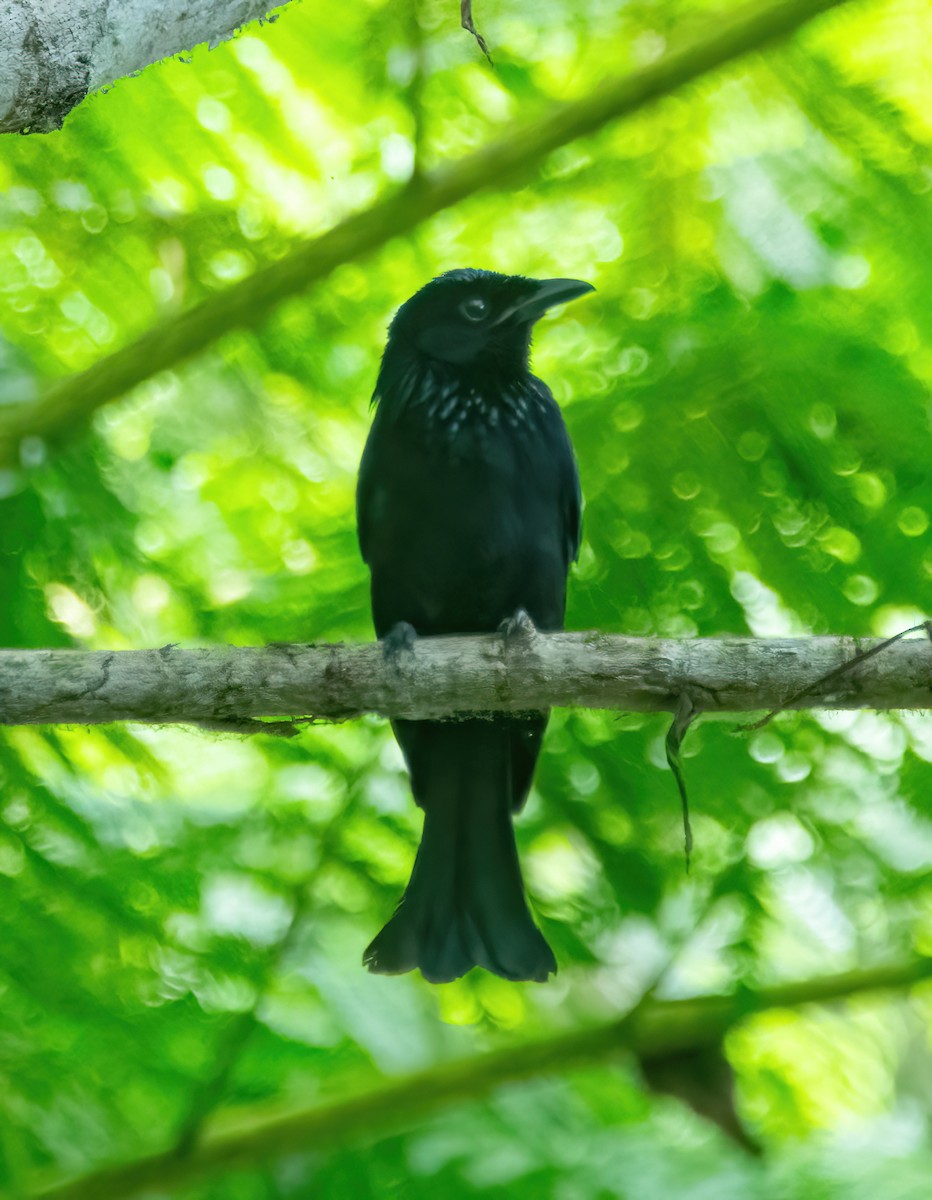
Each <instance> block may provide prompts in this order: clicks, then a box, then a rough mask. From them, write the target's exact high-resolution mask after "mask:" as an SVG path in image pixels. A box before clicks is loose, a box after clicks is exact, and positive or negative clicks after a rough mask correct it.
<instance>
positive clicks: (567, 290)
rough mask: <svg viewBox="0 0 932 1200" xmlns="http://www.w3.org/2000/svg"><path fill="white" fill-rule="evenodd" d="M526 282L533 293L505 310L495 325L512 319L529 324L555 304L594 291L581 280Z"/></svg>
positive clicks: (563, 302) (534, 280)
mask: <svg viewBox="0 0 932 1200" xmlns="http://www.w3.org/2000/svg"><path fill="white" fill-rule="evenodd" d="M528 282H529V283H530V284H531V285H532V287H533V291H532V292H530V293H529V295H527V296H526V297H525V298H524V299H523V300H521V301H519V302H518V303H517V304H513V305H512V306H511V307H510V308H509V309H506V311H505V312H503V313H502V315H501V316H500V317H499V319H498V320H497V321H496V322H495V324H496V325H500V324H501V323H502V322H503V321H508V320H512V319H516V320H518V321H520V322H522V323H523V322H528V323H531V322H533V321H536V320H538V319H539V318H540V317H542V316H543V315H544V313H545V312H546V311H547V309H548V308H553V307H554V305H556V304H566V302H567V301H568V300H575V299H576V298H577V297H578V296H585V295H586V293H587V292H594V291H595V288H594V287H593V286H592V284H591V283H583V281H582V280H581V279H533V280H528Z"/></svg>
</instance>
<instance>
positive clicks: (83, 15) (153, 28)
mask: <svg viewBox="0 0 932 1200" xmlns="http://www.w3.org/2000/svg"><path fill="white" fill-rule="evenodd" d="M286 2H287V0H277V2H276V0H273V2H272V3H268V2H263V0H186V2H185V3H184V4H172V3H167V4H166V3H165V0H116V2H114V0H0V133H10V132H15V133H27V132H28V133H48V132H49V131H50V130H53V129H60V128H61V124H62V122H63V121H64V119H65V117H66V116H67V115H68V113H69V112H70V111H71V110H72V109H73V108H74V107H75V105H77V104H80V102H81V101H82V100H83V99H84V97H85V96H86V95H87V94H88V92H92V91H94V90H95V88H99V87H103V86H104V85H105V84H108V83H112V82H113V81H114V80H115V79H119V78H121V77H122V76H123V75H129V74H130V73H131V72H133V71H139V70H141V69H142V68H143V67H146V66H148V65H149V63H153V62H157V61H158V60H159V59H161V58H168V57H169V56H170V55H172V54H178V53H179V52H180V51H182V50H190V49H191V48H192V47H193V46H196V45H197V44H198V43H199V42H208V41H209V42H216V41H222V40H223V39H224V38H226V37H229V35H230V34H231V33H233V31H234V30H236V29H238V28H239V27H240V26H241V25H245V24H246V23H247V22H249V21H253V20H255V19H256V18H257V17H262V16H264V15H265V14H266V13H267V12H268V11H269V9H270V8H273V7H277V6H278V5H280V4H282V3H286Z"/></svg>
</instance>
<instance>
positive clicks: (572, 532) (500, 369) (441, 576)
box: [356, 269, 593, 983]
mask: <svg viewBox="0 0 932 1200" xmlns="http://www.w3.org/2000/svg"><path fill="white" fill-rule="evenodd" d="M592 290H593V289H592V287H591V285H590V284H588V283H581V282H580V281H579V280H576V279H544V280H539V279H525V278H523V277H522V276H520V275H499V274H497V273H495V272H492V271H479V270H471V269H462V270H456V271H448V272H447V273H446V274H444V275H441V276H439V277H438V278H437V279H434V280H433V281H432V282H430V283H428V284H427V285H426V286H425V287H423V288H421V290H420V291H419V292H417V293H416V294H415V295H414V296H412V297H411V299H410V300H408V301H407V303H405V304H403V305H402V306H401V308H400V309H399V310H398V313H397V314H396V316H395V318H394V320H393V321H392V323H391V327H390V329H389V333H388V342H387V344H386V347H385V353H384V355H383V358H382V366H381V370H380V372H379V377H378V382H377V384H376V389H375V395H374V397H373V403H374V404H375V405H377V407H376V412H375V417H374V419H373V422H372V429H371V431H370V433H369V440H368V442H367V443H366V448H365V451H364V453H363V457H362V465H361V467H360V471H359V488H358V492H357V498H356V504H357V516H358V521H359V543H360V546H361V548H362V555H363V558H364V559H365V560H366V562H367V563H368V564H369V568H370V570H371V573H372V614H373V619H374V623H375V629H376V632H377V634H378V636H379V637H380V638H384V639H385V645H386V651H387V653H389V654H390V655H398V654H404V653H406V652H407V649H408V648H410V646H411V645H412V644H413V640H414V638H415V636H416V635H431V634H449V633H488V632H494V631H496V630H498V629H500V628H503V626H504V629H505V632H506V636H507V632H508V630H509V629H512V630H513V629H515V628H516V627H520V624H521V623H522V622H523V623H526V622H527V618H528V617H529V618H530V620H531V621H532V622H533V623H534V625H535V626H537V627H538V628H540V629H542V630H554V629H562V627H563V611H564V607H565V600H566V577H567V572H568V570H569V566H570V563H571V562H573V561H574V559H575V558H576V556H577V553H578V551H579V537H580V504H581V501H580V491H579V476H578V473H577V470H576V460H575V458H574V455H573V448H572V445H571V443H570V439H569V436H568V434H567V431H566V426H565V425H564V423H563V417H562V415H561V413H560V409H559V408H558V406H557V404H556V401H555V400H554V398H553V396H552V395H551V393H550V390H549V388H548V387H547V386H546V384H544V383H542V382H541V380H539V379H537V378H535V376H534V375H532V374H531V372H530V369H529V365H528V358H529V353H530V344H531V330H532V329H533V327H534V324H535V322H536V321H537V320H538V318H539V317H541V316H542V315H543V314H544V313H545V312H546V311H547V310H548V309H549V308H551V307H553V306H554V305H556V304H562V303H564V302H565V301H567V300H572V299H574V298H575V297H577V296H582V295H583V294H584V293H586V292H589V291H592ZM547 717H548V714H547V713H546V712H541V713H534V714H530V715H525V716H510V715H509V716H506V715H497V716H494V717H490V718H481V717H476V718H470V719H468V720H461V721H413V720H396V721H395V722H393V726H392V727H393V729H394V733H395V737H396V738H397V739H398V744H399V745H400V746H401V749H402V752H403V754H404V757H405V761H406V762H407V765H408V770H409V772H410V775H411V787H412V789H413V791H414V798H415V800H416V801H417V803H418V804H419V805H420V807H421V808H422V809H423V810H424V831H423V834H422V837H421V845H420V848H419V850H418V852H417V858H416V860H415V863H414V869H413V871H412V873H411V879H410V882H409V883H408V887H407V890H406V891H405V893H404V896H403V897H402V899H401V901H400V903H399V905H398V908H397V909H396V911H395V914H394V916H393V917H392V918H391V920H390V921H389V922H388V924H387V925H386V926H385V928H384V929H383V930H382V932H381V933H380V934H379V935H378V937H377V938H376V939H375V940H374V941H373V942H372V944H371V945H370V946H369V948H368V949H367V950H366V952H365V955H364V958H363V961H364V962H365V964H366V965H367V966H368V967H369V969H370V970H371V971H376V972H380V973H385V974H395V973H398V972H401V971H410V970H413V969H414V968H415V967H418V968H420V970H421V973H422V974H423V976H424V978H425V979H428V980H430V981H431V982H435V983H439V982H444V981H447V980H451V979H457V978H459V977H460V976H461V975H464V974H465V973H466V972H467V971H468V970H469V969H470V968H471V967H473V966H481V967H485V968H486V969H487V970H489V971H493V972H494V973H495V974H496V975H501V976H503V977H504V978H505V979H535V980H541V981H543V980H545V979H546V978H547V977H548V975H550V974H551V972H553V971H555V970H556V961H555V959H554V956H553V951H552V950H551V949H550V947H549V946H548V945H547V943H546V941H545V940H544V938H543V936H542V934H541V932H540V930H539V929H538V928H537V926H536V925H535V924H534V922H533V920H532V919H531V914H530V913H529V911H528V907H527V901H526V900H525V895H524V884H523V881H522V879H521V870H520V867H519V864H518V853H517V847H516V845H515V838H514V830H513V829H512V824H511V821H512V814H514V813H515V812H517V810H518V809H520V808H521V806H522V804H523V803H524V800H525V798H526V797H527V794H528V791H529V789H530V786H531V779H532V776H533V774H534V765H535V763H536V761H537V756H538V754H539V752H540V747H541V741H542V739H543V734H544V728H545V726H546V724H547Z"/></svg>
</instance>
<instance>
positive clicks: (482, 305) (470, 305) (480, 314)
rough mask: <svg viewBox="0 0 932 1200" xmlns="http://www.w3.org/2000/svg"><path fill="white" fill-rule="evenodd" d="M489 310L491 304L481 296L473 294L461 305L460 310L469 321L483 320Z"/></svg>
mask: <svg viewBox="0 0 932 1200" xmlns="http://www.w3.org/2000/svg"><path fill="white" fill-rule="evenodd" d="M488 311H489V306H488V305H487V304H486V302H485V301H484V300H483V299H482V297H481V296H471V297H470V298H469V299H468V300H464V301H463V303H462V304H461V305H460V312H461V313H462V314H463V316H464V317H465V318H466V320H467V321H481V320H483V318H484V317H485V316H486V314H487V313H488Z"/></svg>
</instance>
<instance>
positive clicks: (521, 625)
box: [498, 608, 537, 646]
mask: <svg viewBox="0 0 932 1200" xmlns="http://www.w3.org/2000/svg"><path fill="white" fill-rule="evenodd" d="M498 632H499V633H500V634H501V635H502V637H503V638H504V639H505V645H506V646H509V645H511V644H513V643H518V642H529V641H530V640H531V638H533V637H536V636H537V626H536V625H535V624H534V622H533V621H532V620H531V618H530V616H528V614H527V612H526V611H525V609H523V608H519V609H517V610H516V612H515V614H514V616H512V617H507V618H506V619H505V620H504V621H502V623H501V625H499V627H498Z"/></svg>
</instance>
